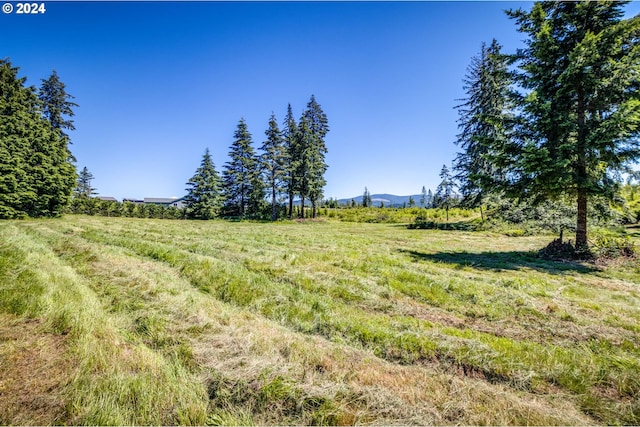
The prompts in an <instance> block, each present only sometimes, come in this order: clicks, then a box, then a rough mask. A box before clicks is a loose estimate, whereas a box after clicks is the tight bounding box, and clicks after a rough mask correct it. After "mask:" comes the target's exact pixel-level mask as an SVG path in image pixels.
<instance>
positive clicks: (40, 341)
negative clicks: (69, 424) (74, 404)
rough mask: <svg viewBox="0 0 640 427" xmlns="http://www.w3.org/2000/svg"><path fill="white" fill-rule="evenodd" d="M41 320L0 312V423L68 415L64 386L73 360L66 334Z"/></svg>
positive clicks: (47, 421) (58, 419)
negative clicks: (53, 330) (56, 332)
mask: <svg viewBox="0 0 640 427" xmlns="http://www.w3.org/2000/svg"><path fill="white" fill-rule="evenodd" d="M43 329H44V328H43V325H42V321H40V320H33V319H31V320H25V319H19V318H16V317H15V316H11V315H6V314H0V424H2V425H7V424H12V425H51V424H61V423H64V422H65V420H66V419H67V412H66V409H65V400H64V395H63V390H64V388H65V385H66V384H68V382H69V380H70V378H71V375H70V372H71V371H72V368H73V363H72V362H71V361H69V360H68V356H67V349H68V343H67V338H66V337H65V336H62V335H54V334H48V333H45V332H43Z"/></svg>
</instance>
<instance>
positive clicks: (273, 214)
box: [271, 186, 278, 221]
mask: <svg viewBox="0 0 640 427" xmlns="http://www.w3.org/2000/svg"><path fill="white" fill-rule="evenodd" d="M276 219H278V213H277V212H276V187H275V186H274V187H271V221H275V220H276Z"/></svg>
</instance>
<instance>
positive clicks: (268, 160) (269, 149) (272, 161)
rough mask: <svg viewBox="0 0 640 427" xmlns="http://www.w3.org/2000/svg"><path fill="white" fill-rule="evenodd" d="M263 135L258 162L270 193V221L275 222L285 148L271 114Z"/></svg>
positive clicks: (283, 172)
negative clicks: (264, 136)
mask: <svg viewBox="0 0 640 427" xmlns="http://www.w3.org/2000/svg"><path fill="white" fill-rule="evenodd" d="M265 135H266V136H267V139H266V141H264V143H263V144H262V147H261V148H260V149H261V150H262V152H263V154H262V156H261V157H260V160H261V163H262V170H263V171H264V174H265V178H266V183H267V188H268V189H269V190H270V193H271V220H272V221H275V220H276V219H278V205H277V195H278V193H279V192H280V190H281V185H282V182H283V180H285V148H284V139H283V137H282V133H281V132H280V129H279V128H278V122H277V121H276V116H275V114H273V113H271V119H270V120H269V129H267V130H266V131H265Z"/></svg>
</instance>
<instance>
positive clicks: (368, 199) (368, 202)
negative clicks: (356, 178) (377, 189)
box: [362, 187, 373, 208]
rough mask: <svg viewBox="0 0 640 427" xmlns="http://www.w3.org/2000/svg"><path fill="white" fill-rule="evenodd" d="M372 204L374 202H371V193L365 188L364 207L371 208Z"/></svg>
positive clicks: (363, 195)
mask: <svg viewBox="0 0 640 427" xmlns="http://www.w3.org/2000/svg"><path fill="white" fill-rule="evenodd" d="M372 203H373V202H372V201H371V193H369V190H368V189H367V187H364V193H363V194H362V207H363V208H369V207H371V204H372Z"/></svg>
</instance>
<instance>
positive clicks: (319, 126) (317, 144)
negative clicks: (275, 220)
mask: <svg viewBox="0 0 640 427" xmlns="http://www.w3.org/2000/svg"><path fill="white" fill-rule="evenodd" d="M303 121H304V126H299V131H300V132H301V133H303V132H304V133H307V134H306V135H305V134H304V133H303V135H301V137H300V141H302V144H303V145H302V147H301V152H302V157H304V158H305V159H304V160H302V161H304V162H305V163H306V168H305V169H306V176H303V177H302V179H304V180H306V185H304V187H306V190H305V191H306V192H307V194H306V195H308V196H309V199H310V201H311V206H312V209H313V214H312V216H313V218H315V217H316V207H317V204H318V202H319V201H320V200H322V191H323V189H324V186H325V185H326V180H325V178H324V174H325V172H326V170H327V167H328V166H327V164H326V162H325V159H324V156H325V154H326V153H327V147H326V145H325V142H324V138H325V136H326V135H327V133H328V132H329V122H328V120H327V115H326V114H325V113H324V111H322V108H321V107H320V104H318V103H317V102H316V99H315V96H314V95H311V99H310V100H309V102H308V103H307V109H306V110H305V112H304V113H303V115H302V118H301V119H300V122H303ZM301 124H302V123H301ZM303 197H304V196H303Z"/></svg>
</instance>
